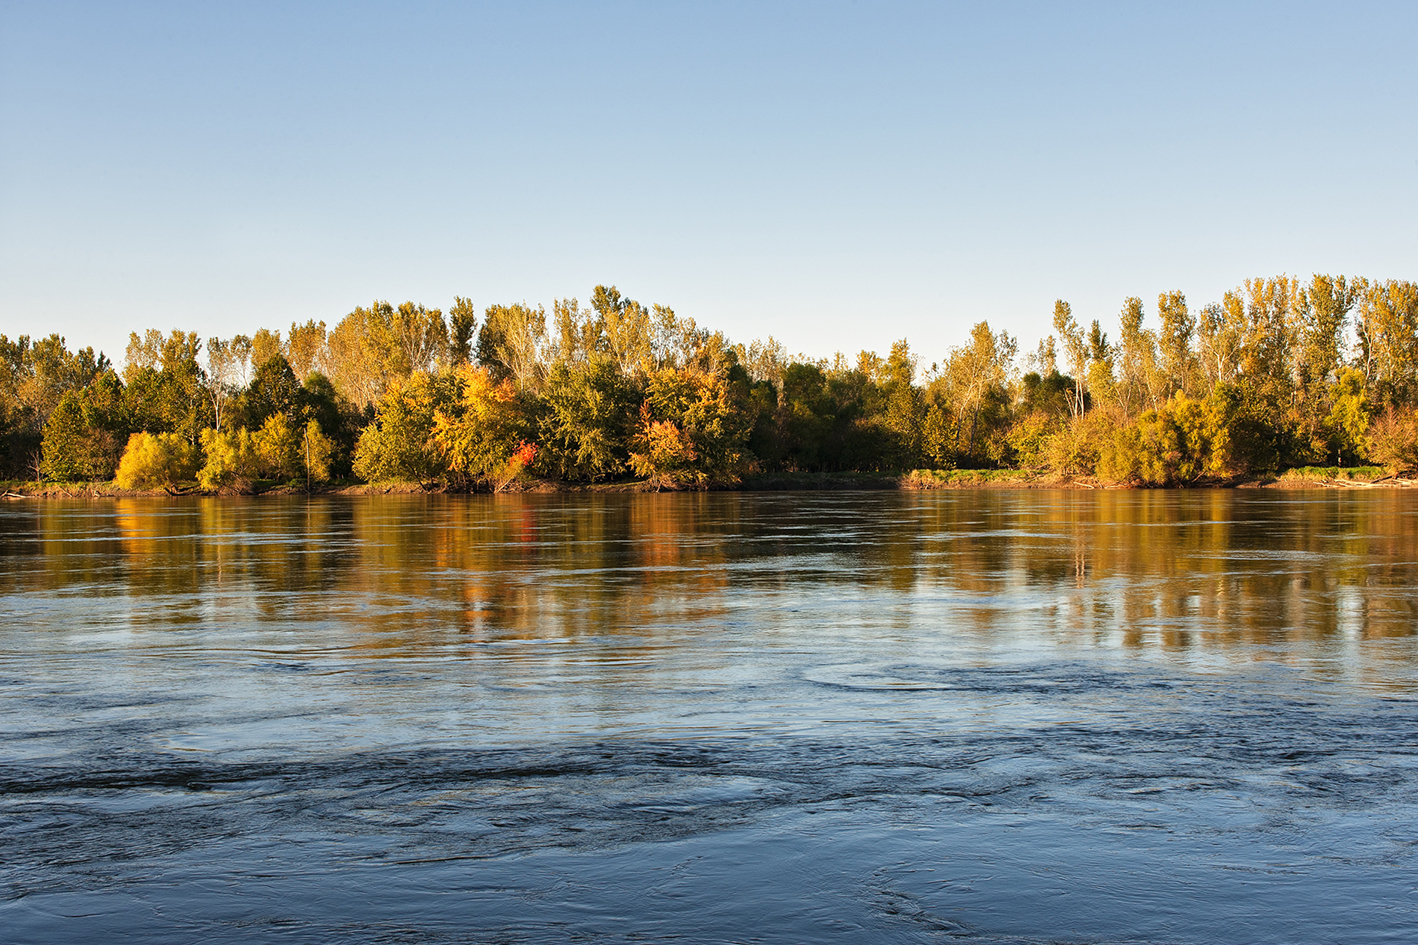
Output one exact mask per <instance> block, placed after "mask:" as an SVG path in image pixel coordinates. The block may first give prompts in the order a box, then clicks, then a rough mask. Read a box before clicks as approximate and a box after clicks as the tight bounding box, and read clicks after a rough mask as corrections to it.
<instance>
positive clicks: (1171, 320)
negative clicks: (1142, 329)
mask: <svg viewBox="0 0 1418 945" xmlns="http://www.w3.org/2000/svg"><path fill="white" fill-rule="evenodd" d="M1157 319H1158V321H1159V322H1160V323H1161V327H1160V328H1159V330H1158V333H1157V347H1158V349H1159V353H1160V354H1161V356H1162V358H1161V360H1162V363H1161V365H1160V367H1161V369H1162V383H1163V385H1164V386H1163V387H1162V391H1161V395H1162V397H1163V398H1164V399H1165V398H1167V397H1170V396H1171V395H1172V394H1174V393H1176V392H1178V391H1181V392H1183V393H1192V392H1193V391H1194V389H1195V384H1194V383H1193V380H1192V379H1193V377H1194V375H1195V373H1196V362H1195V358H1194V356H1193V355H1192V336H1193V334H1194V333H1195V331H1196V320H1195V319H1194V318H1192V316H1191V313H1190V312H1189V311H1188V310H1187V297H1186V296H1185V295H1183V294H1182V293H1181V292H1163V293H1161V294H1159V295H1158V296H1157Z"/></svg>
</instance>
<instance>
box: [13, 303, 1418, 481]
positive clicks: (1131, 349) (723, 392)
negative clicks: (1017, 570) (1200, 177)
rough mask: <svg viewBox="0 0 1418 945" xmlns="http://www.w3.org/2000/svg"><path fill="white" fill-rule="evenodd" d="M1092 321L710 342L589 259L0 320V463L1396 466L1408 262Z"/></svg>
mask: <svg viewBox="0 0 1418 945" xmlns="http://www.w3.org/2000/svg"><path fill="white" fill-rule="evenodd" d="M1147 319H1148V316H1147V311H1146V308H1145V306H1144V304H1143V302H1142V300H1141V299H1138V298H1129V299H1126V300H1124V302H1123V304H1122V307H1121V311H1120V313H1119V315H1118V316H1117V321H1116V327H1115V328H1114V329H1113V330H1114V332H1115V337H1114V338H1113V339H1110V338H1109V334H1108V332H1107V331H1105V330H1104V326H1103V324H1102V322H1101V321H1100V320H1098V319H1094V320H1092V321H1091V323H1090V324H1089V325H1087V326H1084V325H1081V324H1080V323H1079V322H1077V321H1076V320H1075V318H1074V315H1073V312H1072V309H1071V307H1070V306H1069V304H1068V303H1067V302H1065V301H1063V300H1058V301H1057V302H1056V303H1055V305H1054V312H1053V327H1054V333H1053V334H1051V335H1049V336H1047V337H1046V338H1044V339H1042V340H1041V341H1040V342H1039V343H1038V345H1037V346H1036V347H1035V348H1034V349H1033V350H1032V351H1030V352H1028V353H1027V354H1025V355H1022V356H1021V354H1020V350H1019V344H1018V341H1017V340H1016V339H1015V338H1014V337H1013V336H1011V335H1010V334H1009V333H1008V332H1006V331H997V330H995V329H993V328H992V327H991V326H990V325H989V323H988V322H985V321H981V322H979V323H977V324H976V325H975V326H974V328H973V329H972V330H971V333H970V337H969V340H968V342H966V343H965V344H963V345H960V346H958V347H955V348H952V349H950V350H949V351H946V352H944V353H943V357H942V358H941V359H940V360H937V361H934V362H932V363H930V364H929V365H926V364H925V363H924V362H923V361H922V359H921V358H920V357H919V356H918V355H917V354H916V353H915V352H913V351H912V349H911V347H910V345H909V343H908V342H907V341H906V340H905V339H902V340H901V341H898V342H896V343H895V344H893V345H892V347H891V350H890V352H889V353H888V354H886V355H885V356H882V355H879V354H877V353H876V352H871V351H861V352H859V353H858V354H857V355H855V356H854V357H849V356H847V355H845V354H842V353H840V352H839V353H838V354H837V355H835V356H834V357H833V358H831V359H814V358H810V357H807V356H805V355H796V356H790V355H789V354H788V353H787V351H786V349H785V348H784V347H783V346H782V345H781V344H780V343H779V342H778V341H776V340H775V339H773V338H772V337H771V336H770V337H769V338H768V339H766V340H761V341H753V342H751V343H749V344H746V345H745V344H735V343H733V342H731V341H730V340H729V339H728V338H726V337H725V336H724V335H723V334H722V333H721V332H717V331H710V330H708V329H705V328H702V327H700V326H699V325H697V324H696V323H695V322H694V320H693V319H690V318H683V317H680V316H678V315H676V314H675V312H674V311H673V310H672V309H670V308H668V307H667V306H663V305H658V304H652V305H644V304H641V303H640V302H637V301H635V300H633V299H631V298H628V297H626V296H623V295H622V294H621V293H620V292H619V290H618V289H617V288H616V287H615V286H610V287H607V286H596V287H595V289H594V291H593V292H592V294H591V298H590V303H589V305H587V306H585V307H583V306H582V305H581V303H580V302H579V301H578V300H576V299H574V298H573V299H558V300H555V301H554V302H553V305H552V311H551V312H550V313H548V312H547V311H546V310H545V309H544V308H543V307H542V306H536V307H533V306H530V305H528V304H526V303H517V304H512V305H491V306H487V307H486V308H484V309H483V310H482V312H481V313H479V312H478V311H477V309H476V308H475V307H474V306H473V303H472V302H471V301H470V300H469V299H466V298H462V297H459V298H456V299H455V300H454V303H453V305H452V306H451V307H450V308H449V309H448V311H447V313H446V314H445V313H444V312H443V311H442V310H441V309H437V308H427V307H425V306H424V305H419V304H415V303H413V302H405V303H403V304H402V305H399V306H397V307H395V306H393V305H391V304H389V303H387V302H383V301H376V302H375V303H373V304H372V305H370V306H369V307H368V308H357V309H355V310H354V311H353V312H351V313H349V314H348V315H346V316H345V317H344V318H342V319H341V320H340V321H339V322H337V323H336V324H335V326H334V327H333V328H332V329H328V330H327V328H326V325H325V323H324V322H323V321H322V322H317V321H314V320H310V321H307V322H306V323H305V324H303V325H301V324H292V325H291V326H290V327H289V329H288V330H287V331H286V332H285V333H284V335H283V333H282V332H281V331H278V330H270V329H266V328H262V329H259V330H258V331H256V333H255V334H253V335H250V336H246V335H235V336H233V337H231V338H225V339H224V338H220V337H213V338H208V339H205V340H203V339H201V338H199V337H198V336H197V334H196V333H195V332H185V331H182V330H179V329H174V330H171V331H169V332H166V333H164V332H162V331H158V330H156V329H148V330H146V331H145V332H143V333H142V334H139V333H138V332H133V333H132V334H131V335H130V337H129V343H128V346H127V350H126V351H125V353H124V363H123V366H122V368H121V369H117V368H115V366H114V365H113V363H112V362H111V361H110V360H109V358H108V357H106V356H105V355H104V354H103V353H99V354H95V353H94V350H93V349H92V348H84V349H80V350H75V351H71V350H70V349H69V348H68V347H67V344H66V341H65V339H64V338H61V337H59V336H58V335H51V336H49V337H48V338H42V339H39V340H32V339H30V338H29V337H28V336H21V337H20V338H18V339H16V340H14V341H11V340H10V339H9V338H8V337H6V336H5V335H0V493H3V495H5V496H6V497H9V498H23V497H39V496H75V497H77V496H95V495H99V496H103V495H273V494H275V495H280V494H307V493H310V494H315V493H319V494H347V495H348V494H386V493H393V492H404V493H419V492H449V493H474V492H557V491H591V492H653V491H681V490H702V489H740V490H775V489H958V488H986V489H989V488H1075V489H1094V488H1183V487H1190V488H1197V487H1210V488H1217V487H1220V488H1244V487H1253V486H1254V487H1259V486H1268V487H1280V488H1296V487H1300V488H1308V487H1318V486H1329V487H1333V488H1376V487H1404V486H1408V485H1411V484H1412V483H1413V481H1414V480H1412V479H1410V478H1408V476H1409V475H1410V474H1413V473H1415V472H1418V285H1415V283H1413V282H1409V281H1403V280H1393V279H1389V280H1371V279H1365V278H1350V277H1346V276H1329V275H1314V276H1312V277H1311V278H1309V279H1308V280H1303V281H1302V280H1301V279H1298V278H1295V277H1291V276H1277V277H1272V278H1257V279H1249V280H1246V282H1245V283H1244V284H1243V285H1242V286H1239V287H1237V288H1236V289H1234V290H1232V291H1230V292H1227V293H1225V294H1224V295H1223V297H1222V299H1221V300H1220V301H1218V302H1214V303H1209V304H1206V305H1204V306H1202V307H1201V309H1200V310H1199V311H1195V312H1194V311H1193V310H1192V308H1191V307H1190V306H1189V304H1188V302H1187V299H1186V297H1185V296H1184V295H1183V294H1182V293H1181V292H1165V293H1162V294H1161V295H1160V296H1159V297H1158V299H1157V304H1156V308H1155V325H1149V324H1148V320H1147Z"/></svg>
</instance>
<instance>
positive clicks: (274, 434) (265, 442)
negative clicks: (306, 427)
mask: <svg viewBox="0 0 1418 945" xmlns="http://www.w3.org/2000/svg"><path fill="white" fill-rule="evenodd" d="M251 442H252V445H253V446H254V447H255V448H256V455H257V457H258V458H259V459H260V464H261V472H263V473H264V474H266V475H267V476H270V477H271V478H273V479H294V478H295V477H296V476H298V475H300V473H301V470H302V468H303V464H302V462H301V458H302V457H301V453H302V445H303V444H302V443H301V433H300V431H299V430H297V429H296V428H295V427H294V426H292V425H291V422H290V419H289V418H288V417H287V416H286V415H285V414H283V413H273V414H271V415H270V416H269V417H267V418H266V422H265V423H263V424H262V425H261V429H259V430H257V431H256V432H255V433H254V434H252V436H251Z"/></svg>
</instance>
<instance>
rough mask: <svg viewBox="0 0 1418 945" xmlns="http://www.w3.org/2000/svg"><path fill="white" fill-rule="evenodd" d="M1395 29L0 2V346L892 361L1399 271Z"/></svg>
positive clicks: (1117, 17) (1087, 11)
mask: <svg viewBox="0 0 1418 945" xmlns="http://www.w3.org/2000/svg"><path fill="white" fill-rule="evenodd" d="M1414 36H1418V4H1412V3H1404V4H1372V5H1364V4H1352V3H1346V4H1327V5H1307V4H1299V3H1287V4H1235V3H1227V4H1215V5H1210V4H1203V3H1189V4H1160V3H1158V4H1152V3H1121V4H1064V3H1043V4H1032V3H1021V4H1010V3H974V4H961V5H956V4H944V3H940V4H937V3H929V4H913V3H903V4H890V3H880V2H872V3H866V2H862V3H839V4H833V3H818V2H814V3H804V4H794V3H742V4H739V3H701V4H675V3H663V2H661V3H611V4H599V3H574V4H573V3H564V4H563V3H551V4H537V3H517V4H503V5H488V6H482V5H475V4H446V5H445V4H426V5H418V4H408V3H399V4H392V3H391V4H381V5H376V4H365V5H360V4H349V3H338V4H328V5H326V4H315V3H310V4H270V5H261V4H227V5H220V4H185V3H184V4H143V3H122V4H114V3H101V4H92V5H88V4H65V3H55V2H45V3H13V2H0V332H4V333H6V334H9V335H10V336H11V337H12V338H13V337H14V336H15V335H18V334H26V333H27V334H31V335H39V334H47V333H49V332H51V331H58V332H60V333H62V334H64V335H65V336H67V338H68V339H69V342H70V344H71V345H74V344H79V345H83V344H94V345H96V346H99V347H102V348H104V349H106V350H107V351H108V352H109V353H110V354H111V355H113V356H114V357H115V359H116V360H121V354H122V348H123V345H124V342H125V340H126V337H127V332H128V331H129V330H132V329H142V328H146V327H157V328H163V329H167V328H171V327H183V328H186V329H191V330H197V331H199V332H201V333H202V334H203V335H204V336H205V335H210V334H221V335H223V336H226V335H230V334H232V333H233V332H238V331H242V332H247V333H250V332H251V331H253V330H255V329H256V328H257V327H259V326H267V327H284V326H286V325H288V324H289V323H290V322H291V321H292V320H301V321H303V320H305V319H306V318H316V319H323V320H324V321H325V322H326V323H327V324H331V325H333V324H334V323H335V322H336V321H338V320H339V318H340V317H342V316H343V315H344V314H345V313H346V312H348V311H349V310H350V309H352V308H353V307H354V306H356V305H360V304H366V303H368V302H369V301H370V300H371V299H374V298H384V299H389V300H391V301H395V302H398V301H402V300H404V299H412V300H414V301H420V302H424V303H425V304H428V305H437V306H441V307H446V306H447V305H448V304H449V303H450V302H451V301H452V298H453V296H454V295H455V294H460V295H468V296H471V297H472V298H473V300H474V301H475V302H476V303H477V304H478V306H479V307H482V306H485V305H487V304H490V303H494V302H511V301H520V300H524V299H525V300H527V301H531V302H534V303H535V302H543V303H546V304H547V305H548V308H549V307H550V302H551V300H552V299H553V298H554V297H565V296H577V297H579V298H581V299H582V300H585V299H586V298H587V296H588V295H589V293H590V290H591V288H592V287H593V286H594V285H595V284H596V283H598V282H607V283H615V284H617V285H618V286H619V287H620V288H621V289H622V291H624V292H626V293H627V294H629V295H631V296H632V297H634V298H638V299H641V300H642V301H646V302H662V303H665V304H669V305H672V306H673V307H674V308H675V309H676V311H678V312H679V313H680V314H682V315H690V316H693V317H694V318H695V319H696V320H698V321H699V322H700V323H701V324H707V325H709V326H711V327H716V328H721V329H723V330H724V331H725V332H726V333H727V334H728V335H729V336H730V337H731V338H733V339H734V340H743V341H747V340H751V339H752V338H755V337H761V336H766V335H768V334H770V333H771V334H773V335H775V336H776V337H777V338H779V339H780V340H781V341H782V342H783V343H784V344H785V345H786V346H787V347H788V348H789V350H791V351H794V352H796V351H803V352H806V353H808V354H811V355H817V356H826V355H830V354H831V353H832V352H833V351H835V350H838V349H842V350H847V351H856V350H857V349H860V348H873V349H877V350H881V351H885V350H886V349H887V348H888V347H889V346H890V344H891V342H892V341H893V340H895V339H897V338H901V337H907V338H909V339H910V340H911V342H912V345H913V347H914V348H915V349H916V350H917V352H918V353H919V354H920V355H921V356H922V358H923V360H924V361H925V362H927V363H929V362H930V361H932V360H935V359H938V358H941V357H942V356H943V355H944V354H945V352H946V350H947V349H948V348H949V346H951V345H954V344H959V343H961V342H962V341H963V340H964V339H965V337H966V335H967V334H968V332H969V328H970V326H971V325H972V324H974V323H975V322H977V321H979V320H980V319H988V320H989V321H990V323H991V325H992V326H994V327H995V328H1006V329H1008V330H1009V331H1011V332H1012V333H1014V334H1016V335H1018V336H1019V338H1020V341H1021V343H1022V345H1021V346H1022V347H1024V348H1029V347H1032V345H1033V343H1034V342H1035V341H1036V340H1037V338H1038V337H1039V336H1040V335H1042V334H1044V333H1047V332H1048V331H1049V330H1050V329H1049V318H1050V315H1051V312H1052V308H1053V300H1054V299H1055V298H1057V297H1062V298H1065V299H1068V300H1069V301H1070V302H1071V303H1072V304H1073V308H1074V312H1075V314H1076V316H1078V317H1079V318H1080V320H1083V321H1087V320H1089V319H1092V318H1101V319H1103V321H1104V325H1105V327H1108V328H1110V329H1111V328H1113V326H1115V325H1116V315H1117V312H1118V310H1119V308H1120V307H1121V304H1122V301H1123V299H1124V298H1125V297H1126V296H1129V295H1139V296H1142V297H1143V299H1144V300H1146V301H1147V302H1148V311H1149V314H1151V312H1152V311H1153V303H1154V302H1155V298H1156V295H1157V293H1158V292H1160V291H1163V290H1169V289H1181V290H1183V291H1184V292H1186V293H1187V295H1188V298H1189V299H1190V300H1191V301H1192V302H1193V304H1194V306H1198V307H1199V306H1200V304H1202V303H1204V302H1206V301H1211V300H1215V299H1216V298H1219V296H1220V294H1221V293H1222V292H1223V291H1224V290H1225V289H1227V288H1229V287H1231V286H1234V285H1237V284H1239V283H1240V282H1241V281H1242V280H1243V279H1245V278H1246V277H1247V276H1255V275H1274V274H1279V273H1282V272H1288V273H1291V274H1301V275H1308V274H1309V273H1311V272H1315V271H1322V272H1336V273H1338V272H1344V273H1352V274H1362V275H1369V276H1374V277H1384V278H1414V277H1415V276H1418V273H1415V271H1414V268H1415V267H1414V261H1415V259H1418V224H1415V219H1418V213H1415V211H1418V121H1415V119H1418V69H1416V68H1414V64H1413V55H1412V44H1413V37H1414Z"/></svg>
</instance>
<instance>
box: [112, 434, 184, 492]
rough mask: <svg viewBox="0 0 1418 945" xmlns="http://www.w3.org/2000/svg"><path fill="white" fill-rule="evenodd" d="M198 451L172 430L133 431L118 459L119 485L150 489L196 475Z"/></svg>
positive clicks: (126, 487)
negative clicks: (165, 431) (154, 431)
mask: <svg viewBox="0 0 1418 945" xmlns="http://www.w3.org/2000/svg"><path fill="white" fill-rule="evenodd" d="M200 464H201V454H200V453H199V452H198V451H197V448H196V447H195V446H193V445H192V444H191V443H188V442H187V441H186V440H184V439H183V438H182V437H180V436H178V435H177V434H175V433H134V434H133V435H132V436H130V437H129V438H128V447H127V449H125V450H124V451H123V458H122V459H120V460H119V461H118V477H117V478H118V485H119V486H120V487H121V488H124V489H151V488H154V487H157V486H171V485H175V484H177V483H179V482H186V481H188V480H191V479H192V478H193V477H195V476H196V475H197V469H198V466H199V465H200Z"/></svg>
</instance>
